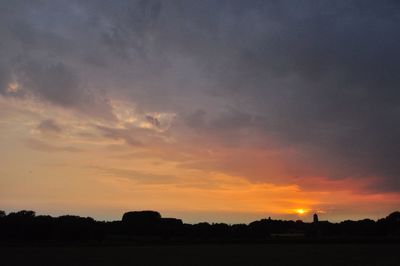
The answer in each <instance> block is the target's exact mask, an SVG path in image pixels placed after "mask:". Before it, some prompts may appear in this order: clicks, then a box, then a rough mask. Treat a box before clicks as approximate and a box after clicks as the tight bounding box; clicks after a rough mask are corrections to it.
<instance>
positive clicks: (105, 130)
mask: <svg viewBox="0 0 400 266" xmlns="http://www.w3.org/2000/svg"><path fill="white" fill-rule="evenodd" d="M97 129H98V130H100V132H101V133H102V134H103V136H104V137H106V138H110V139H114V140H124V141H125V142H126V143H127V144H128V145H130V146H142V145H143V143H142V142H141V141H139V140H137V139H136V138H135V137H133V136H132V135H133V132H132V131H130V130H127V129H122V128H112V127H105V126H97Z"/></svg>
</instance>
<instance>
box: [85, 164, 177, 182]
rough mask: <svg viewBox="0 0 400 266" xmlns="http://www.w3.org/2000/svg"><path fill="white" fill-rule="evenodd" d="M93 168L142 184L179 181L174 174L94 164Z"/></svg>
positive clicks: (105, 173) (102, 173)
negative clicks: (160, 173)
mask: <svg viewBox="0 0 400 266" xmlns="http://www.w3.org/2000/svg"><path fill="white" fill-rule="evenodd" d="M91 168H92V169H94V170H96V171H97V172H99V173H100V174H101V175H106V176H114V177H119V178H128V179H131V180H134V181H135V182H137V183H140V184H171V183H174V182H176V181H177V177H176V176H173V175H159V174H153V173H148V172H143V171H137V170H132V169H121V168H106V167H99V166H93V167H91Z"/></svg>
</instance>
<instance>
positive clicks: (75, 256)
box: [0, 244, 400, 266]
mask: <svg viewBox="0 0 400 266" xmlns="http://www.w3.org/2000/svg"><path fill="white" fill-rule="evenodd" d="M0 265H4V266H12V265H41V266H46V265H57V266H66V265H68V266H76V265H88V266H89V265H98V266H102V265H116V266H119V265H124V266H125V265H126V266H127V265H185V266H189V265H230V266H232V265H244V266H247V265H274V266H275V265H309V266H312V265H335V266H336V265H337V266H339V265H340V266H342V265H352V266H356V265H362V266H368V265H379V266H381V265H393V266H395V265H396V266H398V265H400V246H399V245H382V244H379V245H378V244H377V245H371V244H368V245H367V244H359V245H357V244H337V245H332V244H325V245H323V244H322V245H311V244H268V245H182V246H131V247H4V246H3V247H0Z"/></svg>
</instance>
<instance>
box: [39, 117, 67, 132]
mask: <svg viewBox="0 0 400 266" xmlns="http://www.w3.org/2000/svg"><path fill="white" fill-rule="evenodd" d="M37 128H38V129H39V130H40V131H41V132H42V133H44V134H46V133H50V134H58V133H61V132H62V127H61V126H60V125H59V124H58V123H57V122H56V121H55V120H54V119H45V120H43V121H41V122H40V124H39V125H38V126H37Z"/></svg>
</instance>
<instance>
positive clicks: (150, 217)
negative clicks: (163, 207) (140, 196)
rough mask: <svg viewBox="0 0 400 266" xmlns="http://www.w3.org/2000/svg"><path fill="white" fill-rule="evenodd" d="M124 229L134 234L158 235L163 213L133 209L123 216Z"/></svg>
mask: <svg viewBox="0 0 400 266" xmlns="http://www.w3.org/2000/svg"><path fill="white" fill-rule="evenodd" d="M122 224H123V230H124V232H125V233H129V234H134V235H156V234H158V233H159V232H158V231H159V228H160V225H161V215H160V213H158V212H156V211H132V212H127V213H124V215H123V216H122Z"/></svg>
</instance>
